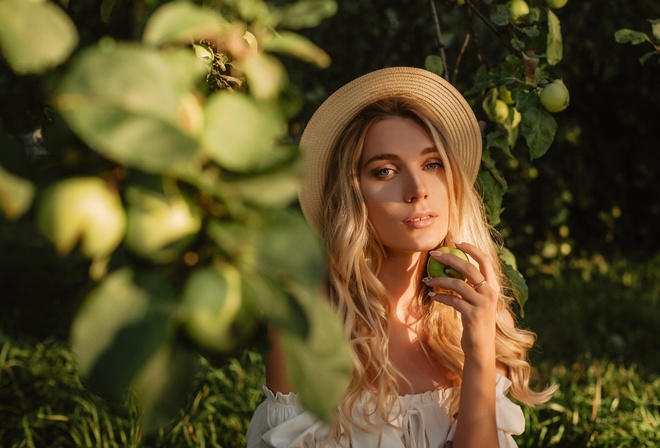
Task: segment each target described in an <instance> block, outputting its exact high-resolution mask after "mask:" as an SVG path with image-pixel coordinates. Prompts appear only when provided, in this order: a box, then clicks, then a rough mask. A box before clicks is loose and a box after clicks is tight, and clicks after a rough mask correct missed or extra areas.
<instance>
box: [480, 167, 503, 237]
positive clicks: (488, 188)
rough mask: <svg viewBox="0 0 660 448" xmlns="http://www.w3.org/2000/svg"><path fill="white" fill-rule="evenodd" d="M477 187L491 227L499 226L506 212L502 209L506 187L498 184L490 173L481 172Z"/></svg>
mask: <svg viewBox="0 0 660 448" xmlns="http://www.w3.org/2000/svg"><path fill="white" fill-rule="evenodd" d="M493 169H494V167H493ZM500 177H501V176H500ZM502 180H504V179H502ZM477 186H478V189H479V192H480V193H481V196H482V198H483V201H484V207H485V209H486V216H487V217H488V222H489V223H490V225H491V226H493V227H495V226H497V225H499V223H500V216H501V215H502V213H503V212H504V208H503V207H502V197H503V196H504V193H505V192H506V186H503V185H502V184H501V183H500V182H497V181H496V180H495V178H494V176H493V175H492V174H491V173H490V172H488V171H480V172H479V175H478V177H477Z"/></svg>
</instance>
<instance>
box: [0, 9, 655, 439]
mask: <svg viewBox="0 0 660 448" xmlns="http://www.w3.org/2000/svg"><path fill="white" fill-rule="evenodd" d="M147 3H148V2H147ZM272 3H273V4H285V3H287V2H284V1H279V2H272ZM435 3H436V7H437V8H438V11H439V14H440V22H441V25H442V28H443V30H444V35H443V41H444V43H445V45H446V51H447V55H448V59H449V61H454V60H455V58H456V57H457V55H458V52H459V48H460V44H461V43H462V39H463V36H462V35H454V34H452V29H454V28H458V29H461V27H453V26H452V25H455V23H457V21H460V20H464V19H463V18H462V17H463V14H460V13H459V12H458V11H457V10H456V9H454V8H453V7H452V5H451V2H450V1H436V2H435ZM80 4H81V5H84V4H85V3H84V2H82V3H80ZM145 4H146V3H145ZM117 5H118V8H119V9H118V11H120V12H122V13H123V14H126V16H127V17H128V16H130V15H131V12H130V11H128V10H124V9H122V8H123V6H122V5H123V4H122V2H117ZM338 5H339V8H338V11H337V14H335V15H334V16H332V17H330V18H328V19H327V20H325V21H323V22H322V23H321V24H320V25H319V26H318V27H315V28H313V29H309V30H305V31H303V34H304V35H306V36H307V37H309V38H310V39H311V40H312V41H313V42H315V43H316V44H318V45H319V46H320V47H321V48H323V49H324V50H326V51H327V53H328V54H329V55H330V57H331V58H332V61H333V63H332V65H330V67H328V68H324V69H320V68H319V69H317V68H313V67H312V66H310V65H308V64H303V63H301V62H299V61H297V60H295V59H293V58H292V59H286V58H285V59H284V61H285V63H286V66H287V69H288V72H289V73H290V77H291V81H292V84H293V85H295V86H297V88H298V89H299V90H300V93H301V98H302V99H303V103H302V104H303V107H302V109H301V110H300V112H299V113H298V115H297V116H296V117H295V119H294V120H292V124H291V129H292V131H293V134H294V135H295V133H296V130H299V129H301V128H302V126H304V122H305V120H306V119H307V118H308V117H309V114H310V113H311V112H312V111H313V110H314V109H315V107H316V106H317V105H318V104H319V103H320V101H322V100H323V99H324V98H325V97H326V96H327V95H328V94H329V93H331V92H332V91H333V90H334V89H336V88H337V87H339V86H340V85H342V84H344V83H345V82H346V81H348V80H350V79H353V78H354V77H356V76H358V75H360V74H363V73H366V72H368V71H371V70H372V69H375V68H379V67H383V66H387V65H395V64H405V65H413V66H423V65H424V60H425V57H426V56H427V55H429V54H434V53H437V40H436V35H435V30H434V27H433V25H432V19H431V15H430V5H429V2H428V1H425V0H408V1H405V2H401V1H394V0H382V1H379V0H360V1H349V0H342V1H339V2H338ZM557 14H558V16H559V17H560V19H561V21H562V31H563V35H564V60H565V61H566V62H565V63H563V64H562V65H561V67H560V68H558V69H557V73H556V74H557V75H558V76H560V77H562V78H563V79H564V81H565V82H566V85H567V86H568V87H569V89H570V91H571V105H570V106H569V108H568V109H567V110H566V111H564V112H562V113H561V114H560V115H559V116H558V118H557V119H558V122H559V128H558V134H557V138H556V140H555V142H554V143H553V147H552V150H551V151H550V152H549V153H548V155H546V156H545V157H543V158H541V159H538V160H534V161H530V160H529V159H528V158H527V157H524V154H519V157H517V160H516V161H515V162H513V161H509V160H508V159H507V158H504V157H503V158H502V159H501V160H500V163H501V166H503V167H504V170H505V175H506V178H507V180H508V182H509V189H508V191H507V193H506V195H505V197H504V207H505V211H504V213H503V215H502V224H501V225H500V230H501V232H502V233H503V235H504V237H505V239H506V242H507V246H508V247H509V248H510V249H511V250H512V251H513V252H514V253H515V254H516V256H517V258H518V267H519V268H520V270H521V271H522V272H523V273H524V274H525V276H526V278H527V281H528V285H529V291H530V294H529V295H530V300H529V302H528V303H527V304H526V306H525V310H524V311H525V313H524V317H521V318H520V319H519V320H520V324H521V325H523V326H524V327H527V328H530V329H532V330H533V331H535V332H536V333H537V334H538V338H539V340H538V342H539V344H538V348H537V350H536V351H535V352H534V353H532V360H533V362H534V365H535V366H536V367H537V371H536V374H535V382H536V384H538V385H541V384H546V383H552V382H557V383H559V384H560V386H561V389H560V392H559V394H558V395H557V396H556V398H555V399H554V400H553V401H552V402H551V403H549V404H547V405H544V406H540V407H538V408H536V409H534V410H531V409H526V410H525V413H526V416H527V419H528V429H527V431H526V433H525V434H524V435H523V436H521V437H520V438H518V442H519V444H520V445H521V446H527V447H536V446H559V447H582V446H594V447H618V446H632V447H636V446H648V447H652V446H657V445H658V432H660V429H659V428H658V424H659V423H660V380H659V379H658V372H659V371H660V370H659V369H660V351H659V350H658V337H657V329H658V328H659V327H660V299H659V298H660V256H659V255H658V251H657V248H658V247H660V241H659V238H660V236H659V234H658V232H657V229H658V228H660V219H659V217H660V202H658V197H659V194H658V193H660V191H659V188H660V187H659V185H658V182H657V180H656V179H657V176H658V172H657V171H658V166H657V163H655V162H654V161H655V160H656V153H657V148H658V138H657V131H656V129H655V128H656V127H657V126H656V124H655V123H657V119H658V117H660V91H658V89H657V79H660V76H659V75H660V64H658V61H657V59H651V60H649V61H648V62H647V63H645V64H643V65H642V64H640V63H639V58H640V57H641V56H642V55H643V54H644V53H645V52H646V51H648V49H646V48H643V47H642V46H641V45H640V46H630V45H620V44H617V43H616V42H615V40H614V37H613V36H614V33H615V31H616V30H617V29H620V28H632V29H638V30H644V31H646V32H649V31H650V25H649V23H648V22H647V19H653V18H658V17H660V6H658V4H657V2H655V1H652V0H640V1H638V2H635V4H634V5H631V4H630V3H629V2H626V1H612V2H607V4H604V3H603V2H599V1H575V0H569V2H568V4H567V6H565V7H564V8H563V9H561V10H558V11H557ZM89 16H90V17H91V16H93V15H92V14H89ZM119 22H120V21H117V22H112V23H110V24H107V23H100V22H99V23H98V24H96V25H98V27H97V28H96V29H97V30H102V32H113V33H115V34H118V35H122V33H123V34H124V35H126V36H127V37H128V36H129V35H130V34H131V30H125V29H124V28H122V27H121V26H118V25H117V23H119ZM92 25H93V24H92ZM461 26H467V25H466V24H464V23H461ZM111 27H116V29H108V28H111ZM88 29H94V27H93V26H90V27H89V28H88ZM97 32H99V33H100V32H101V31H97ZM483 36H484V39H483V41H482V42H480V44H481V45H482V47H483V48H484V52H485V53H486V54H487V55H488V54H491V53H489V52H491V51H492V52H493V53H495V51H496V50H495V47H496V46H497V43H496V42H495V39H487V36H488V34H486V31H484V32H483ZM81 38H82V39H83V40H87V41H90V42H91V41H93V40H94V39H95V38H96V36H94V35H82V36H81ZM472 51H474V47H473V46H469V47H468V52H467V53H466V55H465V56H464V59H463V62H462V63H461V68H460V71H459V73H458V76H457V77H456V85H457V86H458V87H459V88H463V89H467V88H469V87H470V86H471V85H472V82H473V79H472V77H473V74H474V72H475V71H476V65H477V62H476V58H475V55H474V53H472V54H471V53H470V52H472ZM0 81H1V82H2V84H1V85H2V89H1V91H2V101H0V109H1V113H2V115H1V116H2V123H3V126H4V127H5V128H12V129H16V130H20V129H21V127H23V126H26V129H29V128H30V127H29V125H30V123H33V122H34V120H35V119H36V118H35V117H33V116H30V114H31V113H34V110H38V109H39V105H40V104H39V96H38V95H37V94H34V93H31V92H32V91H33V88H34V84H35V82H36V80H35V78H34V77H29V76H28V77H15V76H11V75H9V74H8V73H6V72H3V76H2V77H0ZM26 98H27V99H28V100H29V99H30V98H32V99H33V101H34V103H33V104H24V102H25V101H26ZM19 104H22V106H18V105H19ZM475 112H476V113H477V114H479V116H480V118H481V119H483V120H486V117H485V116H484V114H483V112H482V111H481V110H480V108H479V107H475ZM519 151H521V150H520V149H519ZM0 250H1V252H0V294H1V296H0V298H1V307H2V309H1V310H0V328H2V329H3V332H2V333H1V334H0V337H1V339H0V341H2V342H1V347H0V397H1V400H0V422H1V423H0V445H2V446H8V447H14V446H16V447H19V446H21V447H22V446H26V447H27V446H36V447H40V446H62V447H66V446H154V447H156V446H223V447H233V446H243V445H244V432H245V428H246V425H247V422H248V421H249V417H250V415H251V412H252V410H253V409H254V407H255V406H256V405H257V403H258V402H259V401H260V400H261V397H262V395H261V384H262V383H263V368H264V367H263V357H262V353H263V347H262V346H261V345H260V343H259V340H260V339H259V338H256V339H255V341H256V342H255V343H254V345H253V346H252V347H250V349H248V350H247V351H245V352H242V353H239V354H237V355H235V357H233V358H231V359H229V360H227V359H210V358H203V361H202V370H201V371H200V373H199V374H198V376H197V378H196V380H195V383H194V386H193V388H192V390H191V391H190V393H189V395H188V397H187V398H186V400H185V402H183V403H182V409H181V411H180V413H179V415H178V417H177V418H176V419H175V420H174V421H172V422H171V423H170V424H169V425H168V426H166V427H164V428H162V429H161V430H160V432H159V433H158V434H154V435H151V436H149V437H145V436H144V435H142V434H141V431H140V425H141V423H140V417H139V415H140V414H139V406H138V404H137V402H136V400H134V399H133V398H132V397H131V396H130V395H129V396H128V397H126V400H125V401H119V402H108V401H107V400H104V399H101V398H100V397H99V396H98V395H96V394H95V393H94V392H93V391H91V390H89V389H88V388H87V387H85V386H84V385H83V383H82V382H81V380H80V378H79V377H78V376H77V373H76V371H75V368H74V364H73V360H72V358H71V354H70V351H69V347H68V344H67V342H66V340H67V337H68V331H69V327H70V322H71V319H72V318H73V312H74V310H75V309H76V308H77V305H78V303H79V301H80V300H82V297H79V296H72V295H71V294H70V291H72V290H74V289H75V288H76V287H77V286H78V285H80V284H81V283H84V282H85V280H86V277H85V276H86V273H85V268H84V267H85V266H86V261H85V260H84V259H82V258H77V257H75V256H72V257H67V258H66V259H62V258H60V257H57V255H56V254H55V252H54V250H53V249H52V247H51V246H50V245H48V244H46V243H44V242H43V240H42V239H40V238H39V237H38V233H37V231H36V229H31V228H29V227H26V226H25V224H24V223H22V224H21V226H20V227H19V226H17V225H14V224H11V223H8V222H6V221H4V220H2V221H0ZM209 359H210V361H209Z"/></svg>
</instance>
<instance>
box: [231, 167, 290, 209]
mask: <svg viewBox="0 0 660 448" xmlns="http://www.w3.org/2000/svg"><path fill="white" fill-rule="evenodd" d="M299 169H300V167H299V164H289V165H287V166H284V167H281V168H279V169H275V170H272V171H266V172H263V173H258V174H256V175H252V176H248V177H244V178H240V179H236V180H227V178H225V179H223V180H221V181H220V182H219V184H218V189H219V191H221V192H222V195H223V197H226V198H228V197H232V196H236V197H238V198H240V199H241V200H242V201H246V202H250V203H252V204H255V205H258V206H261V207H285V206H288V205H290V204H291V203H292V202H293V201H294V200H295V199H296V197H297V195H298V189H299V187H300V173H299Z"/></svg>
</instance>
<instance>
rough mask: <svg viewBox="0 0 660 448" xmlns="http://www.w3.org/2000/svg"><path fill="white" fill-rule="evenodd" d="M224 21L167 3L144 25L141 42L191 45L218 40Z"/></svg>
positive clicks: (198, 9) (210, 13)
mask: <svg viewBox="0 0 660 448" xmlns="http://www.w3.org/2000/svg"><path fill="white" fill-rule="evenodd" d="M226 23H227V22H226V21H225V19H223V18H222V16H220V15H219V14H218V13H216V12H215V11H213V10H211V9H208V8H202V7H201V6H197V5H194V4H192V3H188V2H183V1H178V2H171V3H167V4H165V5H163V6H161V7H160V8H158V9H157V10H156V12H154V13H153V14H152V15H151V17H150V18H149V21H148V22H147V24H146V25H145V28H144V35H143V36H142V40H143V41H144V42H145V43H147V44H151V45H156V46H160V45H165V44H173V43H182V44H192V43H193V42H196V41H199V40H201V39H207V40H211V41H213V40H217V39H216V38H217V37H218V36H220V35H221V34H222V32H223V30H224V29H225V25H226Z"/></svg>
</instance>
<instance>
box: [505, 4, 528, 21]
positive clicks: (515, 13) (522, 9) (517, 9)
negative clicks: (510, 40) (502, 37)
mask: <svg viewBox="0 0 660 448" xmlns="http://www.w3.org/2000/svg"><path fill="white" fill-rule="evenodd" d="M506 5H507V7H508V8H509V17H511V21H512V22H518V20H520V18H521V17H523V16H526V15H527V14H529V5H528V4H527V2H526V1H525V0H509V2H507V4H506Z"/></svg>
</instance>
